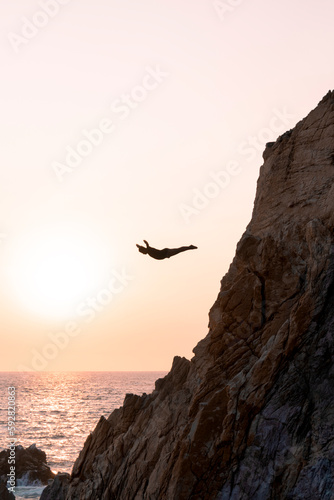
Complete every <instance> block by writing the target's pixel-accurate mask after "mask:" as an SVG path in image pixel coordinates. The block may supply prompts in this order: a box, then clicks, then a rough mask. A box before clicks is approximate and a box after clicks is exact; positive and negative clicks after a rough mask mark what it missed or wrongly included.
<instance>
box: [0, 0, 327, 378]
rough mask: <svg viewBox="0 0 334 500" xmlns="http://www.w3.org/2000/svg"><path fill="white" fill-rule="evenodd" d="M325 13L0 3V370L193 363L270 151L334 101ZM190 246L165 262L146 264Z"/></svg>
mask: <svg viewBox="0 0 334 500" xmlns="http://www.w3.org/2000/svg"><path fill="white" fill-rule="evenodd" d="M333 18H334V4H333V2H332V1H331V0H317V1H315V0H313V1H310V0H292V1H291V0H289V1H288V0H280V1H268V0H244V1H242V0H221V1H220V2H217V1H216V2H214V1H213V0H181V1H180V0H178V1H176V0H164V1H162V0H142V1H140V2H139V1H138V0H136V1H135V0H131V1H130V0H122V2H121V1H119V0H118V1H117V0H108V1H107V0H94V2H93V1H90V2H89V1H87V0H81V1H79V0H70V1H68V0H38V1H35V0H12V1H11V2H6V3H5V2H2V4H1V6H0V24H1V33H2V38H1V42H0V57H1V69H2V72H1V74H2V77H1V83H0V85H1V93H0V98H1V123H0V126H1V133H0V137H1V153H2V154H1V156H2V161H1V170H0V180H1V188H0V189H1V196H0V203H1V212H0V283H1V290H0V299H1V370H5V371H16V370H19V369H31V370H40V369H43V370H108V371H112V370H168V369H169V368H170V366H171V363H172V359H173V356H174V355H181V356H186V357H187V358H190V357H192V349H193V347H194V346H195V345H196V343H197V342H198V341H199V340H200V339H201V338H203V337H204V336H205V335H206V334H207V331H208V330H207V324H208V312H209V309H210V307H211V306H212V305H213V303H214V301H215V299H216V297H217V294H218V292H219V287H220V280H221V278H222V277H223V275H224V274H225V273H226V271H227V270H228V267H229V264H230V262H231V260H232V258H233V255H234V252H235V246H236V244H237V242H238V240H239V239H240V237H241V235H242V233H243V231H244V230H245V227H246V225H247V223H248V222H249V220H250V218H251V212H252V207H253V200H254V196H255V189H256V181H257V178H258V173H259V168H260V166H261V164H262V150H263V148H264V145H265V142H268V141H270V140H275V139H276V138H277V137H278V136H279V135H280V134H281V133H283V132H285V131H286V130H288V129H290V128H292V127H293V126H294V125H295V124H296V123H297V122H298V121H299V120H300V119H302V118H303V117H304V116H305V115H306V114H307V113H308V112H309V111H310V110H311V109H313V108H314V107H315V106H316V105H317V103H318V102H319V100H320V99H321V98H322V97H323V95H324V94H326V93H327V91H328V90H330V89H333V76H334V75H333V72H334V71H333V64H332V62H333V54H332V52H333V46H334V30H333V26H332V23H333ZM143 239H146V240H148V241H149V243H150V244H151V245H152V246H155V247H157V248H164V247H179V246H182V245H190V244H194V245H196V246H198V250H193V251H191V252H190V251H189V252H186V253H183V254H180V255H177V256H175V257H173V258H172V259H169V260H165V261H161V262H159V261H154V260H153V259H150V258H149V257H148V256H144V255H142V254H140V253H139V252H138V251H137V249H136V247H135V244H136V243H141V242H142V240H143Z"/></svg>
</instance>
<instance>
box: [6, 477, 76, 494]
mask: <svg viewBox="0 0 334 500" xmlns="http://www.w3.org/2000/svg"><path fill="white" fill-rule="evenodd" d="M69 481H70V475H69V474H67V473H66V472H58V474H57V475H56V477H55V478H54V481H52V483H51V484H50V485H49V486H47V487H46V488H45V489H44V490H43V492H42V495H41V498H40V500H59V499H60V498H64V496H65V494H66V492H67V488H68V483H69ZM0 498H1V497H0Z"/></svg>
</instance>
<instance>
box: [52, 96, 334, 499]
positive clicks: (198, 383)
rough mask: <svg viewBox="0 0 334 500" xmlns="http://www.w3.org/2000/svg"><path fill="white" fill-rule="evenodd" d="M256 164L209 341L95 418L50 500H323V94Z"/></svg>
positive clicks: (327, 492)
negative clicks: (60, 489)
mask: <svg viewBox="0 0 334 500" xmlns="http://www.w3.org/2000/svg"><path fill="white" fill-rule="evenodd" d="M264 157H265V161H264V164H263V166H262V167H261V172H260V177H259V180H258V186H257V194H256V199H255V204H254V210H253V215H252V219H251V222H250V223H249V225H248V227H247V229H246V231H245V233H244V235H243V236H242V238H241V240H240V242H239V244H238V246H237V251H236V255H235V258H234V260H233V262H232V264H231V266H230V269H229V271H228V273H227V274H226V275H225V277H224V278H223V280H222V282H221V290H220V293H219V295H218V298H217V300H216V302H215V304H214V305H213V307H212V309H211V311H210V316H209V317H210V322H209V328H210V330H209V333H208V335H207V336H206V338H205V339H203V340H202V341H201V342H199V344H198V345H197V347H196V348H195V349H194V353H195V356H194V358H193V359H192V360H191V361H187V360H186V359H182V358H175V360H174V363H173V367H172V369H171V372H170V373H169V374H168V375H167V377H165V378H164V379H162V380H159V381H157V383H156V388H155V391H154V392H153V393H152V394H150V395H143V396H142V397H139V396H133V395H128V396H127V397H126V399H125V401H124V406H123V407H122V408H120V409H118V410H116V411H114V412H113V413H112V414H111V415H110V417H109V418H108V420H106V419H103V418H101V420H100V422H99V423H98V425H97V427H96V429H95V430H94V432H93V433H92V434H91V435H90V436H89V437H88V439H87V441H86V443H85V445H84V448H83V450H82V452H81V453H80V456H79V458H78V459H77V461H76V463H75V465H74V468H73V472H72V475H71V480H70V484H69V486H68V489H67V493H66V495H65V494H64V496H63V497H59V498H58V500H64V499H66V500H90V499H92V498H94V499H98V500H124V499H127V500H171V499H173V500H174V499H175V500H188V499H192V500H218V499H220V500H272V499H275V500H283V499H284V500H286V499H289V500H292V499H303V500H327V499H330V498H334V486H333V484H334V451H333V446H332V444H333V439H334V391H333V382H334V363H333V360H334V316H333V310H334V245H333V243H334V237H333V229H334V92H329V93H328V94H327V95H326V96H325V97H324V99H323V100H322V101H321V102H320V103H319V105H318V106H317V108H316V109H315V110H313V111H312V112H311V113H310V114H309V115H308V116H307V117H306V118H305V119H304V120H302V121H301V122H299V123H298V124H297V125H296V127H295V128H294V129H293V130H291V131H288V132H287V133H285V134H283V136H281V137H280V138H279V139H278V140H277V141H276V142H275V143H274V144H269V145H268V147H267V148H266V152H265V154H264Z"/></svg>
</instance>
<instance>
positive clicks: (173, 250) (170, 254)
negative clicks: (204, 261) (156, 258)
mask: <svg viewBox="0 0 334 500" xmlns="http://www.w3.org/2000/svg"><path fill="white" fill-rule="evenodd" d="M195 248H197V247H194V245H190V246H189V247H180V248H165V249H164V251H165V252H166V253H167V257H168V258H169V257H173V255H177V254H178V253H181V252H186V251H187V250H193V249H195Z"/></svg>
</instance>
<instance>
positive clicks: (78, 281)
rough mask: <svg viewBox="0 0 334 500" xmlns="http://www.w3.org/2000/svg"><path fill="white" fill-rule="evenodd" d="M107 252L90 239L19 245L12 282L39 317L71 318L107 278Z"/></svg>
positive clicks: (50, 238) (11, 268) (13, 258)
mask: <svg viewBox="0 0 334 500" xmlns="http://www.w3.org/2000/svg"><path fill="white" fill-rule="evenodd" d="M104 253H105V251H104V249H103V248H102V247H100V248H99V247H98V246H97V245H96V243H94V242H93V241H91V240H90V239H89V238H87V237H86V238H84V237H74V236H69V235H58V236H55V235H51V236H50V235H47V236H46V237H45V236H44V237H43V238H39V239H37V240H36V239H33V240H31V239H30V240H28V241H25V242H24V243H23V244H22V243H21V244H20V245H17V247H16V248H15V249H14V251H13V252H12V253H11V256H10V265H9V266H8V269H9V279H10V282H11V285H12V289H13V292H14V294H15V296H16V297H17V298H19V299H20V301H21V303H22V305H24V306H25V307H26V308H28V309H29V310H30V311H31V312H34V313H37V314H38V315H39V316H47V317H53V318H58V319H60V318H62V317H66V316H71V315H72V314H74V312H75V306H76V305H77V303H78V302H79V301H80V300H83V299H84V298H85V297H86V295H87V294H90V293H92V292H94V290H95V289H96V287H97V286H99V284H100V283H101V281H103V278H104V276H105V274H106V262H105V261H106V259H105V255H103V254H104Z"/></svg>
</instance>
